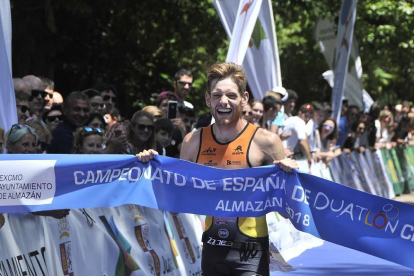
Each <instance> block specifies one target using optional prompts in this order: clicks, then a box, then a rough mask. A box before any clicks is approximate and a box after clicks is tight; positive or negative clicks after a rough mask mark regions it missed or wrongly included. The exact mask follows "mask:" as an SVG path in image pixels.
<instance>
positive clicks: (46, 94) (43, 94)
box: [32, 90, 53, 99]
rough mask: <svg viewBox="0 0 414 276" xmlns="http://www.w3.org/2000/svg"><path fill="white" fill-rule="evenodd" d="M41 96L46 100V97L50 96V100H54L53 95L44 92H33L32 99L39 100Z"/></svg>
mask: <svg viewBox="0 0 414 276" xmlns="http://www.w3.org/2000/svg"><path fill="white" fill-rule="evenodd" d="M39 95H41V96H42V98H46V96H49V98H50V99H52V98H53V93H49V92H46V91H43V90H32V97H33V98H37V97H38V96H39Z"/></svg>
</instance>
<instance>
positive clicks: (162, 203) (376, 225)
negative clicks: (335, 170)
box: [0, 154, 414, 268]
mask: <svg viewBox="0 0 414 276" xmlns="http://www.w3.org/2000/svg"><path fill="white" fill-rule="evenodd" d="M27 159H29V160H27ZM22 161H26V162H27V161H36V162H37V163H38V164H39V165H38V166H37V167H36V168H33V169H32V167H30V166H25V167H24V169H22V170H21V171H20V172H19V173H15V172H14V173H10V168H11V167H13V166H15V167H19V168H23V167H22V166H21V165H19V162H22ZM46 161H48V162H46ZM51 161H52V162H51ZM54 162H56V163H54ZM53 164H55V165H53ZM52 171H54V178H53V177H50V174H52ZM0 188H1V190H0V205H1V206H0V212H2V213H3V212H27V211H39V210H51V209H62V208H77V209H78V208H92V207H101V206H102V207H107V206H120V205H123V204H128V203H131V204H138V205H142V206H146V207H151V208H156V209H161V210H167V211H171V212H178V213H195V214H203V215H213V216H218V217H235V216H240V217H247V216H253V217H257V216H262V215H265V214H266V213H269V212H271V211H278V212H281V213H283V214H284V215H286V216H288V217H289V218H290V220H291V222H292V224H293V225H294V226H295V227H296V228H297V229H299V230H301V231H304V232H307V233H309V234H312V235H314V236H316V237H319V238H322V239H324V240H327V241H330V242H334V243H336V244H339V245H343V246H346V247H350V248H353V249H356V250H359V251H362V252H365V253H368V254H372V255H374V256H378V257H380V258H383V259H386V260H389V261H393V262H396V263H399V264H402V265H405V266H408V267H411V268H414V263H413V262H412V260H411V256H412V254H414V244H413V240H414V217H413V216H412V213H413V212H414V206H411V205H408V204H404V203H400V202H396V201H393V200H389V199H385V198H381V197H377V196H374V195H370V194H367V193H364V192H361V191H358V190H355V189H352V188H349V187H346V186H343V185H338V184H336V183H333V182H331V181H327V180H324V179H321V178H318V177H315V176H312V175H308V174H306V173H302V172H294V173H286V172H284V171H282V170H280V169H278V168H277V166H273V165H272V166H264V167H258V168H249V169H237V170H222V169H215V168H211V167H206V166H201V165H199V164H194V163H190V162H187V161H182V160H178V159H174V158H168V157H163V156H156V158H155V159H154V160H152V161H151V162H149V163H141V162H138V161H137V159H136V158H135V157H133V156H125V155H99V156H96V155H82V158H79V156H78V155H30V156H29V155H17V154H16V155H4V156H1V157H0ZM51 194H52V198H50V197H51ZM18 198H19V199H22V200H24V201H25V200H31V204H32V205H22V204H23V203H19V202H17V199H18ZM36 201H38V202H36ZM10 202H11V203H10ZM50 202H51V203H50ZM200 202H202V204H200ZM37 203H39V204H43V205H37ZM178 221H179V220H178ZM106 225H107V227H108V229H109V228H110V227H112V226H111V221H107V222H106ZM112 228H113V227H112ZM185 238H186V237H185V236H183V240H185ZM384 248H387V250H384ZM183 250H185V249H183ZM397 251H398V252H404V254H399V255H398V254H394V252H397ZM193 253H194V252H193ZM194 255H195V256H196V255H197V254H196V253H194ZM190 257H191V254H190ZM191 258H192V257H191Z"/></svg>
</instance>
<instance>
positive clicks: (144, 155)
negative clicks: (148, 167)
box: [136, 149, 158, 163]
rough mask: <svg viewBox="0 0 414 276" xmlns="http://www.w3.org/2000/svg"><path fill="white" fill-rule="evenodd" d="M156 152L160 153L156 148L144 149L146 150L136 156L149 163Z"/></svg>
mask: <svg viewBox="0 0 414 276" xmlns="http://www.w3.org/2000/svg"><path fill="white" fill-rule="evenodd" d="M156 154H158V152H157V151H156V150H153V149H149V150H144V151H142V152H140V153H138V154H137V155H136V157H137V158H138V160H139V161H141V162H144V163H147V162H149V161H150V160H151V159H153V158H154V155H156Z"/></svg>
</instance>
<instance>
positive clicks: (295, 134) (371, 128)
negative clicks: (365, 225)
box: [0, 69, 414, 166]
mask: <svg viewBox="0 0 414 276" xmlns="http://www.w3.org/2000/svg"><path fill="white" fill-rule="evenodd" d="M13 81H14V90H15V96H16V108H17V118H18V124H16V125H13V127H12V128H11V129H9V130H6V131H3V130H2V129H0V146H1V148H2V149H3V146H4V147H5V149H6V152H7V153H54V154H71V153H74V154H101V153H105V154H137V153H139V152H141V151H143V150H145V149H150V148H155V149H157V150H158V152H159V153H160V154H162V155H165V156H169V157H175V158H178V157H179V155H180V149H181V143H182V141H183V138H184V136H185V135H186V134H187V133H189V132H191V131H194V130H196V129H199V128H201V127H204V126H207V125H209V124H210V123H211V120H212V118H211V115H210V114H196V112H195V110H194V106H193V105H192V104H191V103H190V102H188V101H186V98H187V95H189V94H190V93H191V88H192V84H193V76H192V74H191V72H189V71H187V70H185V69H181V70H179V71H178V72H177V73H176V75H175V76H174V82H173V83H172V89H171V91H163V92H160V93H159V95H158V98H157V102H156V104H155V105H148V106H145V107H144V108H142V110H139V111H137V112H136V113H135V114H133V116H132V117H131V118H126V119H125V118H122V117H121V115H120V111H119V110H118V109H117V107H116V105H117V99H118V97H117V94H118V92H117V90H116V88H115V87H114V86H113V85H111V84H105V83H99V84H96V85H95V86H94V87H92V88H87V89H85V90H84V91H75V92H72V93H70V94H69V95H67V96H66V97H65V99H64V100H63V97H62V95H61V94H60V93H58V92H56V91H54V82H53V81H52V80H50V79H47V78H44V77H37V76H33V75H29V76H25V77H23V78H16V79H13ZM297 101H298V94H297V93H296V92H295V91H293V90H289V89H288V90H286V89H284V88H283V87H275V88H273V89H272V90H269V91H266V92H265V93H264V98H263V99H253V100H251V101H250V102H249V104H247V105H246V106H244V107H243V117H244V118H245V119H246V120H247V121H249V122H250V123H252V124H254V125H257V126H259V127H263V128H266V129H268V130H270V131H271V132H274V133H276V134H278V135H279V136H280V138H281V139H282V143H283V145H284V147H285V153H286V155H287V156H290V157H291V158H294V159H296V160H306V161H307V162H308V164H309V166H310V165H311V164H312V162H314V161H320V160H322V161H323V162H325V163H328V162H329V161H330V160H332V159H333V158H334V157H335V156H337V155H339V154H341V152H342V151H344V152H351V151H358V152H363V151H365V150H373V149H376V148H381V147H387V148H390V147H395V146H398V145H406V144H409V145H413V144H414V136H413V134H414V131H413V130H414V107H411V105H410V103H409V102H407V101H404V102H402V104H399V105H396V106H391V105H387V106H384V107H381V106H380V105H378V104H377V103H374V104H373V105H372V106H371V109H370V111H369V112H361V110H360V109H359V108H358V107H357V106H354V105H350V106H348V104H347V101H344V102H343V108H342V116H341V118H340V120H339V122H338V123H337V122H336V121H335V120H333V119H331V116H332V108H331V106H330V104H329V103H326V102H313V103H305V104H303V105H302V106H300V107H299V108H296V102H297ZM296 109H297V110H296ZM197 115H198V116H197ZM2 151H3V150H2Z"/></svg>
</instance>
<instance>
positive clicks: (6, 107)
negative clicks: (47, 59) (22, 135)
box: [0, 1, 17, 131]
mask: <svg viewBox="0 0 414 276" xmlns="http://www.w3.org/2000/svg"><path fill="white" fill-rule="evenodd" d="M0 16H1V18H0V127H2V128H3V129H4V130H5V131H7V130H9V129H10V127H11V126H12V125H13V124H14V123H17V112H16V99H15V96H14V89H13V80H12V74H11V20H10V18H11V17H10V2H9V1H1V2H0Z"/></svg>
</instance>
